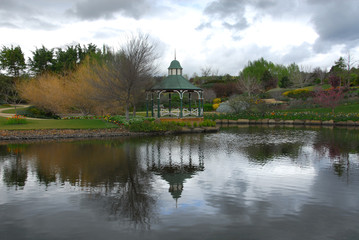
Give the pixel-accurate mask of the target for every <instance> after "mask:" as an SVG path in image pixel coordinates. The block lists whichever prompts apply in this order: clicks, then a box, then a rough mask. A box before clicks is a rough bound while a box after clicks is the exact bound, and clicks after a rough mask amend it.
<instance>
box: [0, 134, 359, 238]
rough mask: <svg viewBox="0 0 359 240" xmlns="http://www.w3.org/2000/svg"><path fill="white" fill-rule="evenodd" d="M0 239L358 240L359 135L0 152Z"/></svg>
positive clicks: (48, 146)
mask: <svg viewBox="0 0 359 240" xmlns="http://www.w3.org/2000/svg"><path fill="white" fill-rule="evenodd" d="M0 239H4V240H8V239H9V240H10V239H37V240H39V239H276V240H278V239H300V240H302V239H359V131H358V130H347V129H293V128H292V129H290V128H261V127H249V128H234V129H228V130H222V131H221V132H219V133H215V134H198V135H197V134H192V135H178V136H161V137H141V138H120V139H109V140H77V141H64V142H36V143H13V144H3V145H0Z"/></svg>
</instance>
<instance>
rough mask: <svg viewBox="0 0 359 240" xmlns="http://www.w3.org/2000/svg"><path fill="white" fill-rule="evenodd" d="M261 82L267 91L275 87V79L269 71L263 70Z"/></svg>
mask: <svg viewBox="0 0 359 240" xmlns="http://www.w3.org/2000/svg"><path fill="white" fill-rule="evenodd" d="M261 82H262V85H263V87H264V89H266V90H269V89H272V88H276V87H277V79H275V78H274V77H273V76H272V74H271V73H270V71H269V70H265V71H264V73H263V75H262V77H261Z"/></svg>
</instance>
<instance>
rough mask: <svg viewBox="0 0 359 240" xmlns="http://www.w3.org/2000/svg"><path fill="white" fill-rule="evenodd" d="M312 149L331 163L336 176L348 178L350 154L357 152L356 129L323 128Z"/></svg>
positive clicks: (358, 146) (358, 133) (358, 139)
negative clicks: (327, 158)
mask: <svg viewBox="0 0 359 240" xmlns="http://www.w3.org/2000/svg"><path fill="white" fill-rule="evenodd" d="M313 148H314V149H315V150H316V151H317V152H318V153H319V154H320V155H321V156H322V157H324V156H327V157H329V158H330V160H331V161H332V166H333V171H334V172H335V173H336V174H337V175H338V176H344V174H345V175H346V176H347V177H349V171H350V165H351V163H350V153H357V152H358V150H359V132H358V130H357V129H350V130H349V129H346V128H324V129H322V130H321V131H320V134H318V135H317V139H316V141H315V142H314V144H313Z"/></svg>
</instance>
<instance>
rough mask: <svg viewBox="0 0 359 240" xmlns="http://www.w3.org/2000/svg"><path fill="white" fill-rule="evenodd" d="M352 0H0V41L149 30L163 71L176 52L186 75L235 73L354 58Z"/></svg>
mask: <svg viewBox="0 0 359 240" xmlns="http://www.w3.org/2000/svg"><path fill="white" fill-rule="evenodd" d="M358 12H359V2H358V1H357V0H341V1H340V0H236V1H234V0H197V1H194V0H177V1H174V0H0V45H5V46H11V45H14V46H16V45H20V46H21V48H22V49H23V51H24V52H25V54H26V56H27V57H30V56H31V52H30V51H31V50H35V48H36V47H41V45H44V46H45V47H47V48H56V47H63V46H66V45H70V44H77V43H80V44H81V45H82V44H88V43H94V44H96V45H98V46H102V45H103V44H107V45H109V46H112V47H114V48H118V47H119V46H120V45H121V43H122V42H123V41H124V40H125V38H126V37H125V36H126V35H129V34H131V33H136V32H139V31H140V32H142V33H148V34H149V35H150V36H151V38H152V39H153V40H154V41H156V42H157V44H158V50H159V52H160V54H161V59H160V64H161V65H160V67H161V69H160V70H161V73H163V74H165V73H166V71H167V67H168V65H169V63H170V62H171V60H173V58H174V49H176V51H177V59H178V60H179V61H180V62H181V64H182V67H183V68H184V73H186V74H188V75H189V76H191V75H192V74H193V73H194V72H197V73H200V72H201V70H200V69H201V68H203V67H206V66H209V67H212V69H216V70H218V72H219V74H225V73H229V74H232V75H237V74H238V73H239V71H240V70H241V69H243V67H244V66H245V65H246V63H247V62H248V61H249V60H251V61H253V60H256V59H258V58H260V57H263V58H264V59H266V60H270V61H272V62H274V63H280V64H284V65H287V64H290V63H292V62H296V63H297V64H299V65H302V66H306V67H307V66H311V67H312V68H314V67H322V68H329V67H330V66H331V65H333V63H334V61H335V60H337V59H338V58H339V57H340V56H346V55H347V53H348V51H350V54H351V56H352V57H354V58H355V59H357V60H359V14H358Z"/></svg>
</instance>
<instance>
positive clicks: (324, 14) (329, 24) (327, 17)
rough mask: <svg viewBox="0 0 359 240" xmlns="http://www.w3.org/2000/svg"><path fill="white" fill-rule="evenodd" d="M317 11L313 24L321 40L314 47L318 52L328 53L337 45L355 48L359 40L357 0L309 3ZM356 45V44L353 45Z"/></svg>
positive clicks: (358, 6) (358, 7)
mask: <svg viewBox="0 0 359 240" xmlns="http://www.w3.org/2000/svg"><path fill="white" fill-rule="evenodd" d="M309 4H310V6H311V7H313V8H314V9H315V11H314V12H313V16H312V22H313V24H314V27H315V30H316V31H317V33H318V34H319V38H318V39H317V42H316V43H315V45H314V50H315V51H317V52H326V51H328V50H329V49H330V48H331V47H332V46H333V45H335V44H345V45H347V47H349V46H355V45H356V44H357V42H358V40H359V24H358V22H359V15H358V14H357V13H358V11H359V5H358V3H357V1H355V0H347V1H340V2H339V1H334V0H331V1H325V2H323V3H322V4H321V5H318V2H317V1H309ZM353 43H354V44H353Z"/></svg>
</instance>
